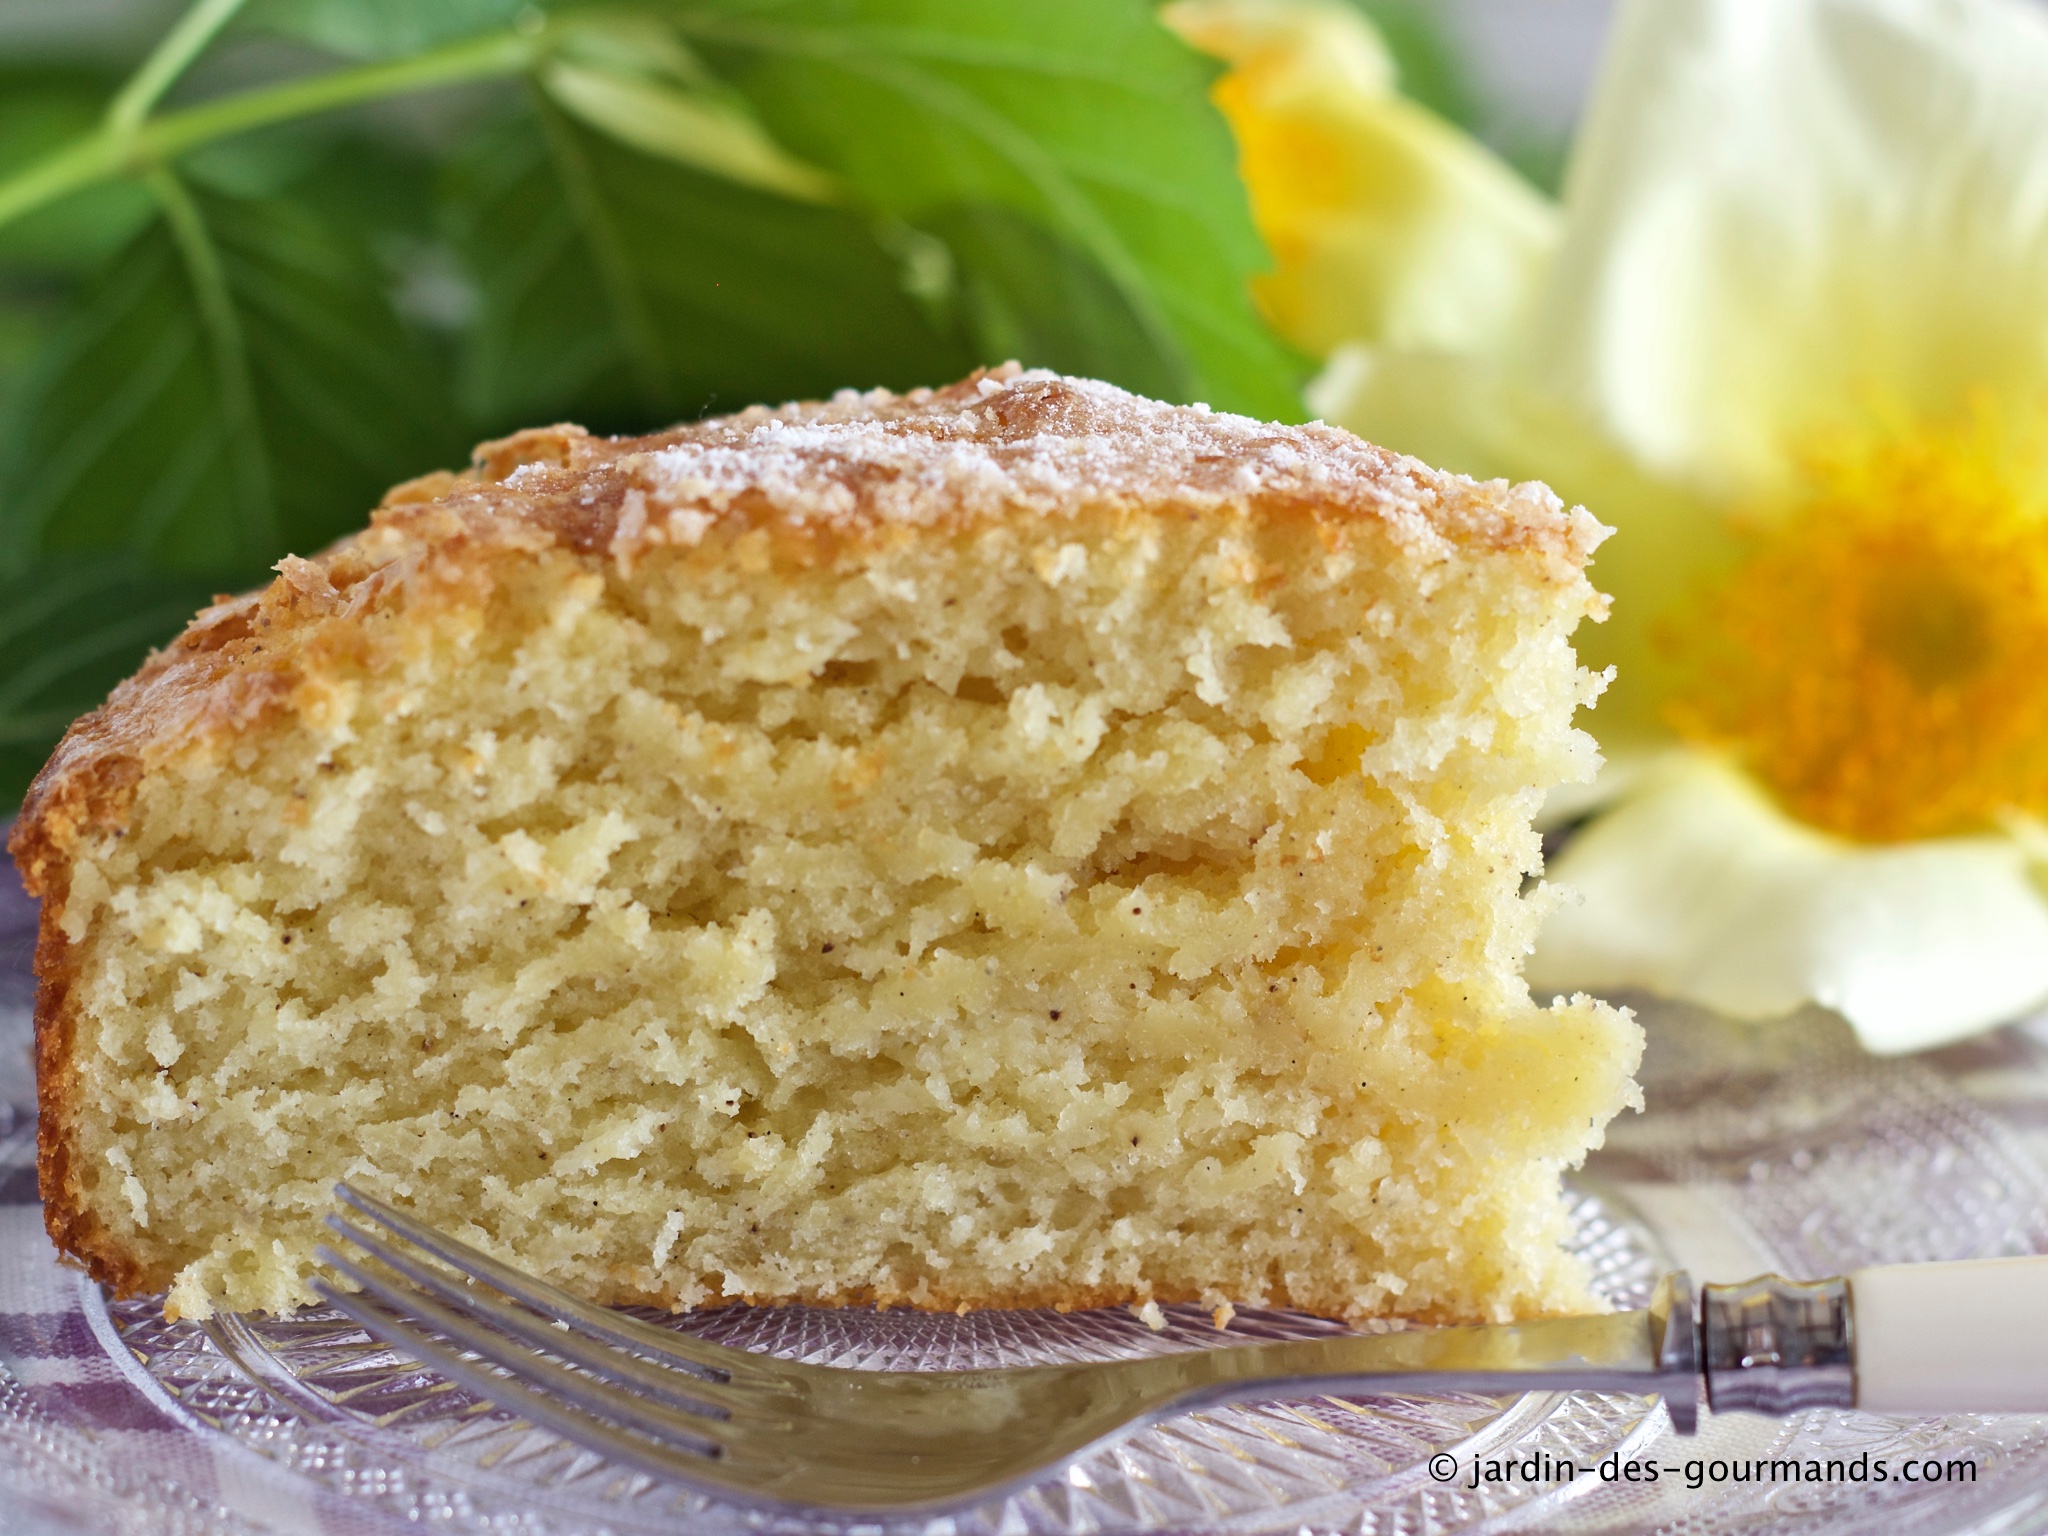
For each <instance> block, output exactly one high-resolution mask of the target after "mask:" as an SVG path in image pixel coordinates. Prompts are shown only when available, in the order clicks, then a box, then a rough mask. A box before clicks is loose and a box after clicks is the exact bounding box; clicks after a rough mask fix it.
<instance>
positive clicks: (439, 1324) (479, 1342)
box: [316, 1248, 780, 1456]
mask: <svg viewBox="0 0 2048 1536" xmlns="http://www.w3.org/2000/svg"><path fill="white" fill-rule="evenodd" d="M316 1252H317V1253H318V1255H319V1257H320V1259H321V1262H323V1263H325V1264H327V1265H329V1266H331V1267H332V1268H334V1269H336V1270H339V1271H340V1272H341V1273H342V1274H344V1275H346V1276H348V1278H349V1279H351V1280H353V1281H355V1283H356V1284H358V1285H360V1286H361V1287H362V1288H363V1289H364V1290H365V1291H367V1292H368V1293H369V1294H370V1295H371V1296H374V1297H375V1298H376V1299H377V1300H378V1301H380V1302H382V1303H383V1304H384V1306H385V1307H387V1308H389V1309H391V1310H392V1311H394V1312H398V1313H402V1314H404V1316H405V1317H406V1318H409V1319H410V1318H417V1319H418V1320H419V1321H420V1322H423V1323H426V1324H428V1325H429V1326H431V1327H432V1328H433V1329H434V1330H435V1331H436V1332H438V1333H440V1334H441V1335H442V1336H443V1337H445V1338H446V1339H447V1340H448V1341H449V1342H450V1343H452V1344H454V1345H456V1346H457V1347H458V1348H461V1349H466V1350H468V1351H470V1352H471V1353H472V1354H475V1355H478V1356H481V1357H482V1362H483V1363H482V1364H481V1365H477V1366H474V1367H468V1369H470V1372H471V1376H474V1377H476V1378H477V1379H478V1380H481V1381H483V1382H486V1383H488V1382H493V1381H496V1380H499V1379H501V1378H497V1377H495V1376H493V1375H492V1373H491V1372H490V1371H489V1370H487V1369H486V1368H485V1367H486V1366H489V1365H500V1366H503V1367H504V1368H505V1369H507V1370H510V1371H516V1372H517V1373H518V1375H519V1377H520V1379H521V1380H522V1381H523V1382H531V1383H533V1384H534V1385H536V1386H539V1387H543V1388H545V1389H547V1390H548V1391H549V1392H551V1393H553V1394H554V1395H555V1396H557V1397H559V1398H562V1399H564V1400H565V1401H567V1402H568V1403H570V1404H572V1405H574V1406H575V1407H577V1408H579V1409H581V1410H582V1411H583V1412H584V1413H585V1414H586V1415H588V1416H591V1417H599V1418H604V1419H609V1420H611V1421H612V1422H613V1423H614V1424H617V1425H624V1426H626V1427H628V1428H631V1429H636V1430H639V1431H640V1432H641V1433H643V1434H646V1435H653V1436H657V1437H659V1438H660V1439H662V1440H664V1441H680V1442H681V1443H682V1444H684V1445H695V1446H698V1447H701V1448H702V1452H701V1453H702V1454H704V1455H709V1456H716V1455H719V1454H722V1452H723V1451H724V1449H725V1445H726V1441H727V1439H728V1438H729V1427H730V1425H731V1420H729V1419H710V1418H706V1417H704V1416H703V1415H702V1414H701V1413H684V1412H681V1411H679V1410H677V1409H674V1408H668V1407H664V1406H663V1405H662V1404H660V1403H655V1402H649V1401H648V1400H647V1399H645V1398H641V1397H636V1396H634V1395H633V1394H632V1393H630V1392H625V1391H621V1390H620V1389H618V1388H616V1387H612V1386H608V1385H606V1384H605V1383H604V1382H601V1381H597V1380H594V1379H593V1378H591V1377H589V1376H585V1375H582V1374H580V1373H578V1372H576V1371H572V1370H570V1369H569V1367H567V1366H565V1365H558V1364H556V1363H555V1362H554V1361H553V1360H549V1359H546V1358H545V1357H543V1356H542V1355H541V1354H539V1353H538V1352H537V1351H535V1350H532V1349H529V1348H528V1347H527V1346H526V1345H524V1344H520V1343H518V1342H516V1341H514V1340H510V1339H506V1338H504V1337H502V1336H494V1335H493V1334H492V1333H491V1332H490V1330H489V1329H488V1328H486V1327H485V1326H484V1325H483V1324H482V1323H479V1322H477V1321H476V1320H475V1319H473V1318H468V1317H465V1316H463V1315H462V1314H461V1313H460V1312H457V1311H454V1310H453V1309H451V1308H449V1307H444V1306H442V1305H441V1303H439V1302H438V1301H435V1300H433V1299H432V1298H430V1297H428V1296H427V1295H425V1294H424V1293H421V1292H417V1291H406V1290H403V1289H401V1288H400V1287H398V1286H395V1285H393V1284H391V1283H390V1282H389V1281H387V1280H384V1279H383V1278H382V1277H380V1276H378V1275H375V1274H373V1273H371V1272H370V1271H369V1270H367V1269H364V1268H363V1267H362V1266H361V1265H359V1264H356V1263H354V1262H353V1261H351V1260H349V1259H345V1258H343V1257H342V1256H341V1255H340V1254H338V1253H335V1252H334V1251H333V1250H332V1249H329V1248H320V1249H318V1250H316ZM321 1294H322V1295H324V1296H326V1297H327V1299H328V1300H329V1301H332V1302H333V1303H334V1304H335V1305H336V1306H338V1307H341V1310H342V1311H344V1312H346V1313H348V1315H349V1316H351V1317H353V1318H355V1320H356V1321H357V1322H359V1323H363V1326H364V1327H368V1326H369V1324H368V1323H366V1322H364V1320H363V1317H362V1315H361V1312H360V1311H359V1310H358V1309H357V1307H351V1306H343V1305H342V1302H341V1300H340V1297H341V1296H343V1295H345V1294H346V1293H345V1292H342V1291H340V1290H339V1288H338V1287H332V1286H328V1287H323V1288H322V1290H321ZM359 1306H361V1307H362V1308H363V1309H364V1310H369V1308H368V1304H367V1303H359ZM386 1321H387V1322H388V1323H390V1324H391V1325H392V1326H395V1327H402V1326H406V1325H405V1324H402V1323H399V1322H398V1321H397V1320H396V1319H390V1318H387V1319H386ZM378 1336H379V1337H380V1338H381V1337H383V1335H381V1334H380V1335H378ZM386 1342H390V1341H389V1340H387V1341H386ZM404 1347H405V1348H407V1349H411V1348H412V1344H411V1342H410V1341H408V1343H407V1344H406V1345H405V1346H404ZM439 1363H440V1361H439V1359H438V1358H437V1360H436V1365H437V1367H438V1365H439ZM456 1380H458V1381H461V1382H463V1384H464V1385H474V1384H475V1383H474V1382H472V1380H471V1377H470V1376H458V1377H456ZM477 1390H478V1391H481V1392H483V1394H484V1396H486V1397H489V1398H491V1399H492V1401H494V1402H495V1401H497V1398H496V1396H495V1393H496V1388H495V1387H491V1388H489V1389H488V1390H487V1389H486V1388H485V1387H483V1386H478V1387H477ZM767 1427H770V1428H779V1427H780V1426H779V1425H769V1426H767Z"/></svg>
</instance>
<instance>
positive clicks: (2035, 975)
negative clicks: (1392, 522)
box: [1168, 0, 2048, 1051]
mask: <svg viewBox="0 0 2048 1536" xmlns="http://www.w3.org/2000/svg"><path fill="white" fill-rule="evenodd" d="M1168 15H1169V17H1170V18H1171V19H1172V20H1173V21H1174V22H1175V24H1176V25H1178V26H1180V27H1181V29H1182V31H1183V34H1184V35H1186V36H1188V37H1189V38H1190V40H1191V41H1194V42H1196V43H1197V45H1198V46H1202V47H1206V48H1208V49H1209V50H1210V51H1211V52H1214V53H1216V54H1218V55H1219V56H1221V57H1223V58H1224V59H1226V60H1227V61H1229V62H1230V63H1231V64H1232V66H1233V67H1232V70H1231V72H1230V73H1229V74H1228V75H1227V76H1226V77H1225V79H1224V81H1223V82H1222V83H1221V84H1220V86H1219V88H1218V102H1219V104H1220V105H1221V106H1222V107H1223V109H1224V110H1225V112H1226V113H1227V114H1228V115H1229V116H1230V118H1231V120H1232V123H1233V126H1234V127H1235V128H1236V130H1237V132H1238V134H1239V139H1240V147H1241V150H1242V160H1243V169H1244V173H1245V176H1246V179H1247V183H1248V185H1249V186H1250V188H1251V191H1252V199H1253V208H1254V212H1255V213H1256V214H1257V216H1258V217H1259V219H1260V222H1261V225H1262V227H1263V228H1265V229H1266V231H1267V233H1268V235H1269V238H1270V239H1271V240H1272V241H1273V245H1274V249H1275V252H1276V255H1277V257H1278V258H1279V264H1280V271H1279V273H1278V274H1277V275H1276V276H1275V278H1274V279H1272V280H1271V282H1270V284H1269V286H1268V287H1267V288H1266V289H1265V290H1264V291H1263V292H1262V294H1261V301H1262V302H1263V303H1264V304H1265V306H1266V308H1267V311H1268V314H1269V315H1270V316H1271V318H1272V319H1273V320H1274V322H1275V324H1276V325H1278V326H1280V327H1281V328H1282V329H1283V330H1284V331H1286V332H1287V333H1288V334H1289V336H1290V337H1291V338H1292V339H1293V340H1295V341H1296V343H1297V344H1299V345H1303V346H1307V347H1310V348H1312V349H1315V350H1317V351H1319V352H1321V353H1323V354H1324V355H1325V356H1326V357H1327V358H1328V360H1329V361H1328V366H1327V368H1326V370H1325V372H1324V374H1323V376H1322V377H1321V378H1320V379H1319V380H1318V381H1317V383H1316V385H1315V386H1314V387H1313V389H1312V391H1311V403H1312V405H1313V406H1314V408H1315V409H1317V410H1319V411H1320V412H1321V413H1322V414H1324V415H1325V416H1328V417H1329V418H1331V419H1333V420H1337V421H1340V422H1342V423H1343V424H1345V425H1347V426H1350V427H1352V428H1354V429H1355V430H1357V431H1360V432H1361V433H1363V434H1364V435H1365V436H1368V437H1372V438H1375V439H1377V440H1379V441H1382V442H1385V443H1388V444H1389V445H1390V446H1393V447H1396V448H1401V449H1404V450H1407V451H1409V452H1413V453H1416V454H1418V455H1419V456H1422V457H1426V458H1433V459H1435V460H1437V461H1438V462H1441V463H1445V464H1448V465H1449V466H1450V467H1453V468H1457V469H1462V470H1465V471H1467V472H1469V473H1473V474H1478V475H1482V476H1490V475H1509V476H1514V477H1529V478H1541V479H1545V480H1548V481H1549V482H1550V483H1551V484H1552V485H1554V486H1556V487H1557V489H1558V490H1559V491H1560V492H1562V493H1563V494H1565V495H1566V496H1568V497H1571V498H1572V499H1575V500H1580V501H1584V502H1585V503H1586V504H1587V505H1589V506H1590V507H1591V508H1592V509H1593V510H1594V511H1595V512H1596V513H1597V514H1599V515H1600V516H1601V517H1602V518H1603V519H1604V520H1605V521H1607V522H1610V523H1612V524H1614V525H1616V527H1617V528H1618V530H1619V533H1618V536H1617V537H1616V538H1615V539H1614V540H1613V541H1612V542H1611V543H1610V544H1609V545H1608V546H1607V547H1606V548H1605V549H1603V550H1602V552H1601V555H1600V558H1599V567H1598V570H1597V573H1596V574H1597V577H1598V579H1599V581H1600V583H1601V585H1602V586H1603V587H1605V588H1606V589H1607V590H1609V591H1610V592H1612V593H1613V594H1614V597H1615V617H1614V620H1613V622H1612V623H1611V624H1610V625H1609V626H1607V629H1606V631H1605V632H1604V633H1602V632H1594V633H1591V634H1589V635H1587V636H1585V637H1584V643H1583V644H1582V651H1583V653H1584V654H1585V655H1586V656H1587V657H1588V659H1589V661H1590V662H1591V663H1592V664H1594V665H1596V666H1597V665H1604V664H1606V663H1609V662H1612V663H1614V664H1615V666H1616V668H1617V672H1618V677H1617V681H1616V683H1615V685H1614V687H1613V689H1612V690H1611V692H1610V695H1609V696H1608V697H1607V698H1606V699H1604V700H1603V701H1602V703H1601V705H1600V708H1599V710H1598V711H1597V712H1596V714H1595V715H1594V716H1593V718H1592V724H1593V725H1594V727H1595V729H1596V732H1597V734H1598V735H1599V736H1600V738H1601V742H1602V745H1603V747H1604V748H1605V749H1606V751H1607V753H1608V756H1609V759H1610V763H1609V768H1608V770H1607V771H1606V772H1605V773H1603V775H1602V779H1601V782H1600V784H1599V785H1597V786H1596V787H1595V789H1594V790H1593V791H1592V792H1591V793H1589V794H1583V795H1579V796H1576V797H1574V798H1573V799H1571V800H1569V801H1567V800H1562V799H1561V800H1560V801H1559V802H1558V803H1557V805H1556V807H1555V809H1556V810H1557V811H1558V812H1559V813H1560V814H1568V815H1574V816H1575V815H1579V814H1584V813H1587V812H1592V813H1595V814H1594V816H1593V819H1592V820H1591V821H1590V822H1589V823H1588V824H1587V825H1586V827H1584V828H1583V829H1582V830H1581V831H1580V832H1579V833H1578V834H1577V835H1576V836H1575V837H1574V838H1573V839H1572V840H1571V841H1570V842H1569V843H1568V844H1567V846H1566V849H1565V852H1564V853H1563V855H1562V856H1561V857H1560V858H1559V859H1558V860H1557V861H1556V864H1555V867H1554V868H1553V870H1552V872H1551V873H1552V878H1553V879H1555V880H1556V881H1557V882H1558V883H1559V884H1561V885H1565V886H1569V887H1572V888H1575V889H1576V890H1577V891H1578V892H1579V893H1580V895H1581V897H1582V898H1583V899H1582V900H1581V901H1579V902H1577V903H1576V904H1574V903H1571V902H1567V903H1565V904H1563V905H1561V906H1560V907H1559V908H1558V909H1557V910H1556V911H1555V912H1554V913H1553V915H1552V917H1551V918H1550V919H1549V921H1548V923H1547V925H1546V927H1545V930H1544V934H1543V938H1542V941H1541V943H1540V944H1539V946H1538V950H1537V953H1536V954H1535V956H1534V957H1533V958H1532V962H1531V966H1530V977H1531V981H1532V983H1533V984H1535V985H1538V986H1541V987H1557V988H1568V987H1574V986H1588V987H1593V988H1596V989H1597V988H1610V989H1612V988H1621V987H1643V988H1648V989H1651V990H1655V991H1659V992H1662V993H1665V994H1667V995H1673V996H1678V997H1684V998H1689V999H1692V1000H1695V1001H1698V1002H1702V1003H1705V1004H1707V1005H1709V1006H1712V1007H1715V1008H1718V1009H1721V1010H1723V1011H1725V1012H1728V1013H1731V1014H1736V1015H1740V1016H1746V1017H1769V1016H1774V1015H1779V1014H1784V1013H1788V1012H1791V1011H1792V1010H1794V1009H1796V1008H1798V1007H1800V1006H1801V1005H1803V1004H1805V1003H1807V1002H1810V1001H1811V1002H1819V1003H1821V1004H1824V1005H1826V1006H1829V1007H1832V1008H1834V1009H1836V1010H1838V1011H1839V1012H1841V1013H1842V1014H1843V1015H1844V1016H1845V1017H1847V1018H1848V1019H1849V1021H1850V1022H1851V1023H1852V1024H1853V1025H1854V1026H1855V1027H1856V1029H1857V1030H1858V1032H1859V1034H1860V1035H1861V1036H1862V1038H1863V1039H1864V1041H1865V1042H1866V1043H1867V1044H1868V1045H1870V1046H1871V1047H1872V1048H1873V1049H1878V1050H1887V1051H1891V1050H1908V1049H1914V1048H1918V1047H1921V1046H1926V1045H1931V1044H1935V1043H1939V1042H1940V1041H1943V1040H1948V1039H1953V1038H1955V1037H1957V1036H1959V1035H1961V1034H1965V1033H1968V1032H1970V1031H1972V1030H1975V1029H1979V1028H1983V1027H1985V1026H1987V1025H1990V1024H1994V1023H1997V1022H1999V1021H2001V1020H2004V1019H2007V1018H2011V1017H2013V1016H2015V1015H2017V1014H2019V1013H2022V1012H2024V1011H2025V1010H2027V1009H2028V1008H2030V1007H2032V1006H2035V1005H2036V1004H2038V1003H2040V1002H2041V1001H2043V999H2044V998H2048V831H2044V822H2048V16H2044V15H2043V14H2042V13H2041V12H2040V11H2039V10H2038V8H2037V7H2034V6H2032V5H2029V4H2026V3H2024V0H1624V4H1623V5H1622V7H1621V9H1620V12H1619V15H1618V17H1617V20H1616V23H1615V29H1614V33H1613V36H1612V39H1611V41H1610V44H1609V52H1608V57H1607V60H1606V63H1605V65H1604V66H1603V70H1602V75H1601V79H1600V81H1599V84H1598V86H1597V88H1596V90H1595V93H1594V96H1593V100H1592V102H1591V104H1590V106H1589V109H1588V112H1587V115H1586V118H1585V121H1584V125H1583V127H1582V129H1581V132H1580V137H1579V141H1578V143H1577V144H1576V146H1575V148H1574V152H1573V159H1572V164H1571V167H1570V170H1569V173H1568V177H1567V190H1566V197H1565V201H1564V205H1563V206H1562V207H1561V208H1557V207H1551V206H1548V205H1545V204H1543V203H1541V202H1540V201H1538V200H1535V199H1533V197H1532V196H1531V195H1528V194H1525V193H1524V194H1516V193H1511V192H1503V191H1501V190H1500V187H1501V183H1502V181H1503V179H1504V178H1506V177H1507V172H1506V171H1505V169H1504V168H1503V167H1500V166H1498V165H1492V166H1487V167H1485V168H1484V169H1481V168H1479V166H1481V165H1483V164H1484V151H1483V150H1481V149H1480V148H1479V147H1478V146H1477V145H1475V144H1473V143H1472V142H1471V141H1470V140H1468V139H1464V138H1462V137H1461V136H1459V135H1457V134H1455V133H1454V132H1452V131H1451V130H1449V129H1447V128H1446V127H1445V126H1444V125H1442V124H1438V123H1428V124H1427V126H1426V127H1424V126H1420V125H1418V123H1417V121H1416V119H1417V118H1418V117H1421V116H1422V114H1420V113H1419V109H1417V108H1415V107H1413V106H1412V105H1409V104H1407V103H1404V102H1401V101H1400V100H1399V98H1397V97H1395V96H1394V95H1393V94H1392V93H1391V90H1390V88H1389V84H1388V78H1387V72H1386V70H1385V68H1384V54H1383V53H1380V54H1377V55H1374V54H1373V50H1374V43H1373V41H1372V39H1371V36H1370V33H1369V30H1368V29H1367V28H1366V27H1365V26H1364V24H1363V23H1362V21H1360V20H1359V19H1358V18H1357V15H1356V13H1355V12H1352V11H1350V10H1349V8H1348V7H1345V6H1344V5H1342V4H1341V3H1340V0H1183V3H1182V4H1181V5H1180V6H1176V7H1173V8H1170V10H1169V12H1168ZM1361 39H1363V41H1361ZM1367 56H1376V57H1377V58H1378V59H1379V66H1378V72H1377V73H1374V72H1373V71H1369V70H1363V69H1358V68H1354V67H1350V66H1347V65H1345V64H1344V63H1343V62H1342V61H1344V60H1347V59H1355V58H1363V57H1367ZM1308 146H1313V148H1312V149H1311V148H1309V147H1308ZM1445 252H1450V253H1456V257H1455V260H1448V259H1446V258H1445V257H1444V256H1443V255H1441V254H1440V253H1445ZM1489 253H1490V254H1489ZM1347 274H1348V275H1347ZM1446 316H1453V317H1462V322H1463V323H1452V322H1449V321H1447V320H1446V319H1445V318H1444V317H1446Z"/></svg>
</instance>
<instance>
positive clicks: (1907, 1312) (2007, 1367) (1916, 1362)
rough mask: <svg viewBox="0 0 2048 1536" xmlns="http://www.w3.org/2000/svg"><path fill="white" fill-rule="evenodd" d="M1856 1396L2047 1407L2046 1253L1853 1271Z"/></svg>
mask: <svg viewBox="0 0 2048 1536" xmlns="http://www.w3.org/2000/svg"><path fill="white" fill-rule="evenodd" d="M1849 1301H1850V1306H1851V1308H1852V1309H1853V1315H1854V1317H1855V1330H1856V1331H1855V1340H1856V1346H1855V1347H1856V1406H1857V1407H1858V1408H1866V1409H1868V1410H1870V1411H1871V1412H1872V1413H1900V1414H1911V1413H2048V1255H2044V1256H2041V1257H2037V1258H2025V1259H1970V1260H1965V1261H1964V1262H1961V1263H1955V1264H1893V1265H1887V1266H1885V1267H1883V1268H1880V1269H1859V1270H1857V1271H1856V1273H1854V1274H1853V1275H1851V1276H1849Z"/></svg>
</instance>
